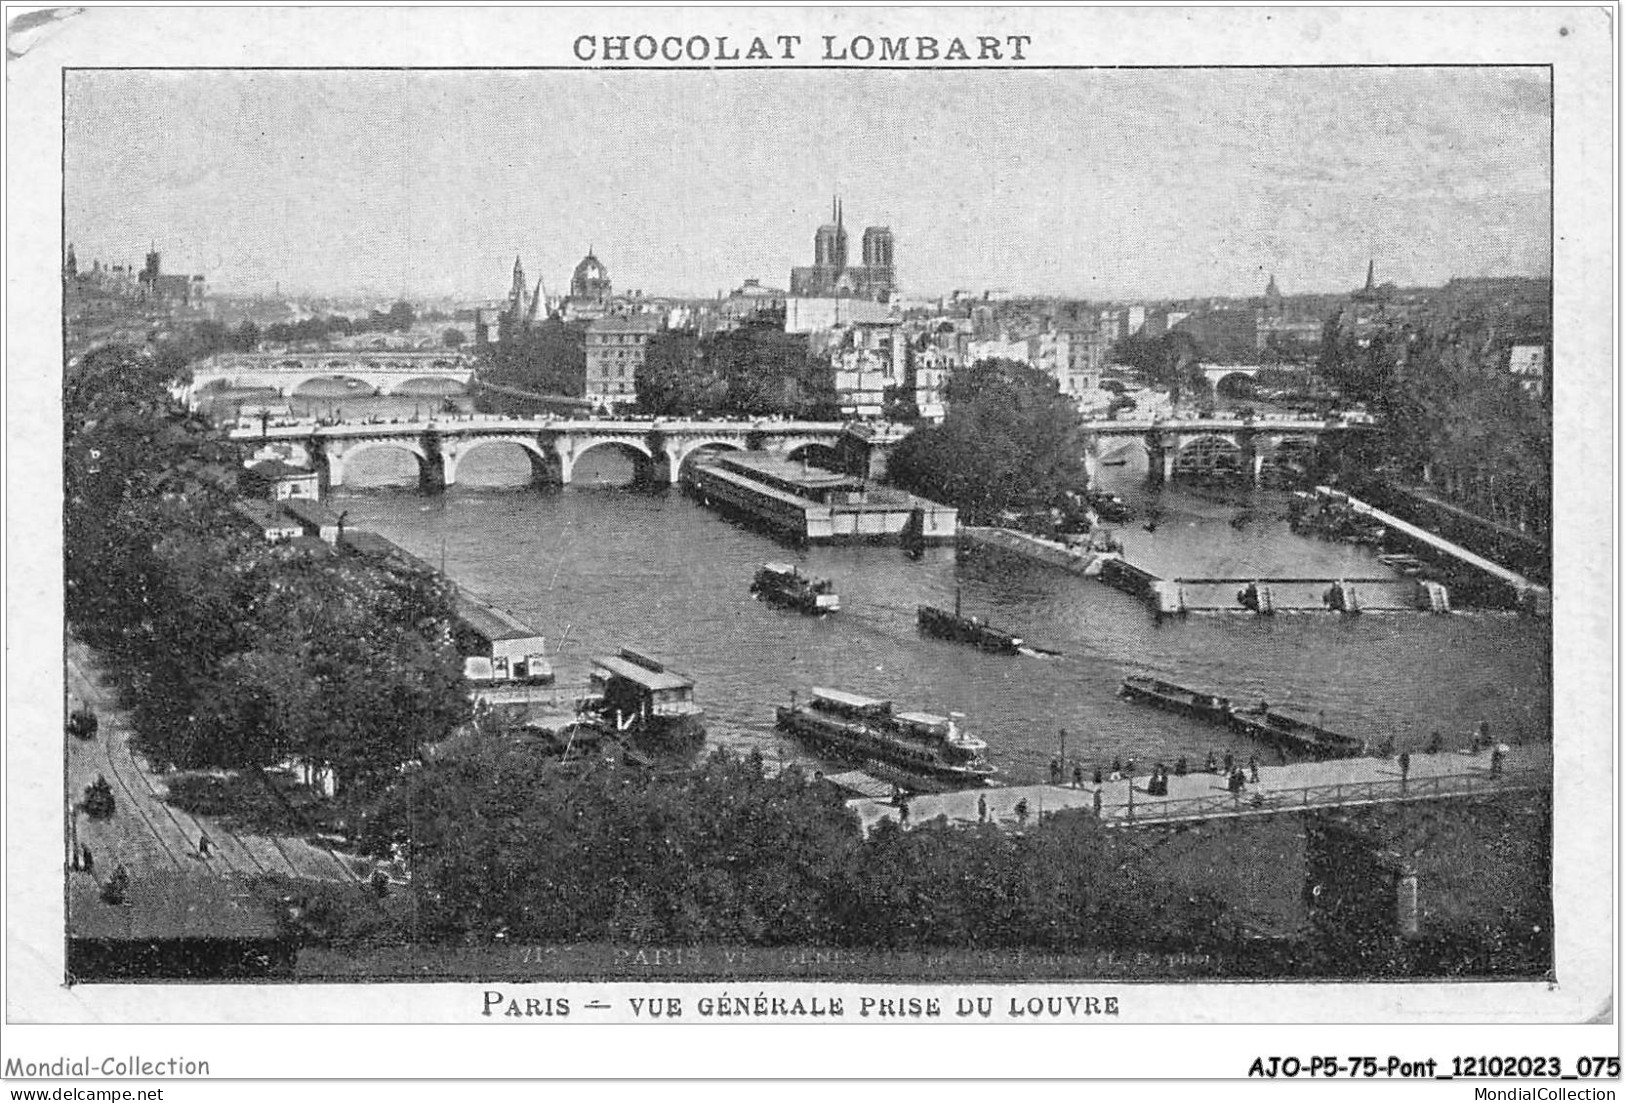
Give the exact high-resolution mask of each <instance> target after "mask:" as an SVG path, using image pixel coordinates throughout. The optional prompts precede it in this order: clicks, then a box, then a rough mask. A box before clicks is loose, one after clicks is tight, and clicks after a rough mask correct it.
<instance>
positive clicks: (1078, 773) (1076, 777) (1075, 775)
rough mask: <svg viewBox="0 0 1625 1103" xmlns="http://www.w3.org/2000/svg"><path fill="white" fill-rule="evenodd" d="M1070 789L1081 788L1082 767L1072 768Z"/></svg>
mask: <svg viewBox="0 0 1625 1103" xmlns="http://www.w3.org/2000/svg"><path fill="white" fill-rule="evenodd" d="M1072 788H1074V789H1082V788H1083V767H1082V766H1081V765H1078V766H1074V767H1072Z"/></svg>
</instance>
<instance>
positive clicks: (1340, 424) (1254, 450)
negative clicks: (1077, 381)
mask: <svg viewBox="0 0 1625 1103" xmlns="http://www.w3.org/2000/svg"><path fill="white" fill-rule="evenodd" d="M1372 428H1373V426H1371V425H1367V424H1361V423H1358V422H1350V421H1347V420H1345V419H1342V418H1303V417H1269V416H1266V417H1254V418H1157V419H1152V420H1140V419H1136V420H1132V421H1130V420H1125V421H1095V422H1090V423H1089V424H1088V430H1087V431H1088V437H1089V449H1088V452H1087V453H1086V455H1085V465H1086V466H1087V467H1088V469H1089V474H1090V477H1091V478H1093V477H1094V475H1095V473H1096V469H1097V467H1098V465H1099V463H1100V460H1101V457H1103V456H1105V455H1107V454H1108V453H1111V452H1120V451H1122V450H1123V449H1124V448H1125V447H1127V446H1130V445H1131V444H1134V443H1138V444H1140V445H1142V446H1143V447H1144V448H1145V450H1146V454H1147V457H1148V459H1149V461H1150V462H1149V466H1150V474H1151V477H1152V478H1153V479H1157V480H1160V481H1163V482H1166V481H1168V480H1171V479H1175V478H1179V477H1181V476H1203V475H1231V476H1237V477H1242V478H1246V479H1249V480H1250V481H1252V482H1255V483H1256V482H1258V481H1259V479H1260V478H1261V477H1262V476H1263V474H1264V473H1265V472H1266V471H1267V470H1270V469H1271V468H1291V467H1299V466H1301V465H1303V464H1304V463H1305V462H1307V460H1308V458H1309V456H1310V455H1311V454H1312V453H1313V452H1314V450H1315V449H1316V448H1317V447H1318V446H1319V444H1320V443H1321V441H1322V440H1324V439H1327V438H1328V437H1336V436H1339V435H1344V434H1352V433H1360V432H1369V431H1371V430H1372Z"/></svg>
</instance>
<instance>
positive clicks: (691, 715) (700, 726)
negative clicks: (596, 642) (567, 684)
mask: <svg viewBox="0 0 1625 1103" xmlns="http://www.w3.org/2000/svg"><path fill="white" fill-rule="evenodd" d="M588 677H589V679H590V681H591V684H592V691H593V692H592V695H591V696H590V697H589V698H588V699H587V700H586V701H583V702H582V707H583V708H584V709H589V710H592V711H596V712H597V713H598V714H599V715H600V716H602V717H603V719H604V722H605V723H606V724H612V725H613V726H614V731H615V732H616V733H618V734H627V735H631V736H632V737H634V738H635V739H636V740H637V741H638V742H639V743H641V744H642V745H643V746H644V747H646V748H649V749H651V750H658V751H691V750H694V749H696V748H698V747H699V745H700V744H701V743H702V742H704V740H705V712H704V710H702V709H701V708H700V707H699V706H698V705H697V704H695V702H694V679H693V678H690V677H688V676H687V675H685V674H679V673H677V672H676V671H674V670H668V669H666V666H665V664H664V663H661V662H659V661H657V660H655V659H651V658H649V657H648V656H646V655H640V654H638V653H637V652H636V651H629V650H627V649H626V648H624V647H623V648H621V650H620V652H619V653H618V654H615V655H602V656H599V657H597V658H594V659H593V660H592V669H591V671H590V672H589V674H588Z"/></svg>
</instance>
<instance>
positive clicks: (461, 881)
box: [368, 739, 1222, 949]
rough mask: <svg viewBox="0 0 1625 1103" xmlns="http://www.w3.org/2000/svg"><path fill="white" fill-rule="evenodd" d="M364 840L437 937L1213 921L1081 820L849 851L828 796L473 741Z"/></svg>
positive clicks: (629, 937)
mask: <svg viewBox="0 0 1625 1103" xmlns="http://www.w3.org/2000/svg"><path fill="white" fill-rule="evenodd" d="M368 840H369V842H370V843H371V844H372V845H373V846H374V847H375V848H377V849H379V850H383V849H386V848H387V847H389V846H390V845H391V844H392V843H402V844H404V845H406V846H408V848H409V850H410V853H411V862H412V870H413V891H414V893H415V894H416V898H417V905H418V912H417V924H418V926H417V929H418V931H419V933H420V935H421V936H424V937H429V938H439V939H445V938H453V939H457V938H462V937H464V936H470V935H471V936H473V937H475V938H477V939H479V940H481V941H484V940H489V939H493V938H497V937H502V938H506V939H536V940H542V941H549V942H571V941H582V940H586V941H609V942H631V943H678V944H694V943H701V944H703V943H717V942H722V943H728V942H735V943H745V944H755V945H764V944H765V945H783V944H800V945H854V946H872V947H889V948H898V949H920V948H928V947H940V946H958V947H964V948H972V947H994V946H1045V947H1053V948H1057V949H1080V948H1084V947H1089V946H1099V945H1144V944H1148V943H1160V944H1165V943H1169V942H1177V941H1180V940H1186V941H1192V940H1195V939H1197V938H1199V937H1201V936H1204V935H1206V934H1208V933H1210V931H1211V927H1212V925H1213V923H1214V922H1215V920H1216V917H1217V915H1218V914H1219V912H1220V911H1222V908H1221V907H1220V906H1219V905H1217V904H1216V903H1214V902H1213V901H1211V900H1210V899H1208V898H1207V897H1206V896H1205V895H1201V894H1197V895H1195V896H1193V895H1192V893H1191V892H1190V890H1189V888H1188V887H1187V886H1180V885H1174V884H1170V885H1159V884H1157V883H1156V882H1155V879H1154V877H1153V876H1149V875H1148V873H1149V872H1150V871H1146V870H1143V869H1138V868H1136V869H1134V870H1129V869H1125V868H1124V865H1123V861H1122V859H1123V855H1122V854H1120V853H1118V851H1117V849H1116V848H1115V847H1114V846H1113V845H1112V844H1111V842H1110V841H1109V839H1108V837H1107V836H1106V834H1105V833H1104V832H1103V831H1101V830H1100V828H1099V827H1098V825H1096V824H1095V823H1094V821H1093V819H1092V818H1091V817H1087V816H1082V815H1074V816H1072V817H1070V818H1066V817H1062V818H1057V819H1055V820H1053V821H1050V822H1048V823H1047V824H1046V825H1045V828H1044V829H1043V830H1041V831H1038V830H1035V831H1033V832H1030V833H1028V834H1024V835H1022V834H1011V833H1008V832H1004V831H1000V830H997V829H993V828H987V829H984V830H980V831H954V830H916V831H912V832H903V831H900V830H898V829H897V828H896V827H895V825H881V826H880V827H879V828H878V829H877V830H875V831H874V832H873V833H872V834H871V835H870V836H869V837H868V838H867V839H865V838H864V837H863V836H862V834H861V833H860V831H859V829H858V823H857V820H856V819H855V817H853V815H852V814H851V813H850V812H849V811H848V810H847V809H846V807H845V805H844V803H843V801H842V798H841V796H840V795H839V793H837V792H836V791H834V790H832V789H830V788H829V787H827V786H824V785H821V784H817V783H810V782H809V779H808V778H807V777H806V776H805V775H804V774H802V773H801V771H799V770H797V769H790V770H787V771H785V772H783V773H781V774H779V775H777V776H769V775H768V774H767V773H766V771H765V770H764V768H763V763H762V760H761V758H760V757H759V756H750V757H747V758H737V757H734V756H731V755H728V754H726V753H723V752H719V753H717V754H715V755H713V756H712V757H711V758H709V759H707V760H706V761H705V762H703V763H701V764H699V765H697V766H695V767H693V768H692V769H690V770H686V771H682V772H680V773H677V774H674V775H667V776H653V775H650V774H648V773H645V772H643V771H638V770H634V769H630V768H626V767H618V766H612V765H607V764H600V765H597V766H595V767H593V768H591V769H588V770H587V771H586V772H585V773H583V774H575V773H569V772H567V771H563V770H559V769H550V768H547V767H545V766H539V765H538V763H537V761H536V759H535V757H534V755H533V754H531V753H529V752H527V751H525V750H522V749H516V748H513V747H512V746H510V745H508V744H506V743H504V742H503V741H500V740H494V739H482V740H478V741H474V742H473V743H472V744H471V746H470V747H469V748H468V749H467V750H465V751H463V752H462V753H460V754H457V755H454V756H450V757H448V758H446V759H444V760H442V761H438V762H434V763H431V764H428V765H426V766H424V767H422V768H421V769H418V770H416V771H414V772H413V773H412V774H411V775H410V776H409V777H408V778H407V779H405V780H404V781H403V782H402V784H401V785H400V786H398V787H397V788H396V789H395V790H394V791H393V792H392V793H391V795H390V796H389V798H388V799H386V800H385V801H384V802H382V804H381V805H380V806H379V807H378V810H377V812H376V813H375V814H374V815H373V816H372V817H371V818H370V822H369V824H368Z"/></svg>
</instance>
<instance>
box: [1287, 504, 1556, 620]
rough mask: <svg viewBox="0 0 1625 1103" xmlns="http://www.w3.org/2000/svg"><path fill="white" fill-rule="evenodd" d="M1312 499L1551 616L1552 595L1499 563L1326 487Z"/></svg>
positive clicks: (1543, 587) (1532, 609) (1544, 588)
mask: <svg viewBox="0 0 1625 1103" xmlns="http://www.w3.org/2000/svg"><path fill="white" fill-rule="evenodd" d="M1315 495H1316V496H1317V497H1319V498H1322V499H1326V500H1331V501H1336V502H1340V503H1342V504H1344V505H1346V506H1347V507H1348V508H1349V509H1350V510H1352V511H1354V512H1355V513H1358V514H1361V515H1363V516H1366V517H1370V518H1372V519H1373V520H1375V521H1377V522H1379V523H1380V524H1382V525H1384V526H1386V527H1388V528H1391V529H1394V530H1396V531H1398V532H1400V533H1403V534H1404V535H1405V536H1406V537H1408V538H1409V539H1411V540H1415V541H1417V542H1418V543H1420V544H1423V545H1425V546H1426V547H1428V548H1430V549H1432V550H1433V551H1435V552H1438V553H1440V554H1442V555H1446V556H1449V557H1450V558H1451V559H1454V560H1456V561H1457V562H1459V563H1462V564H1465V565H1466V566H1469V567H1472V568H1474V569H1476V570H1478V571H1481V572H1483V573H1484V574H1486V575H1488V576H1490V577H1491V578H1493V579H1495V580H1496V581H1498V582H1501V583H1504V584H1505V585H1506V586H1507V587H1509V588H1510V589H1511V590H1512V592H1513V593H1514V594H1515V595H1516V596H1517V599H1518V605H1519V607H1520V608H1522V609H1525V610H1527V611H1529V612H1532V613H1535V614H1536V615H1538V616H1548V617H1549V616H1551V612H1552V593H1551V591H1550V590H1549V589H1547V588H1546V587H1545V586H1542V585H1539V584H1538V583H1536V582H1533V581H1531V580H1530V579H1528V578H1525V577H1524V576H1523V575H1521V574H1519V573H1517V572H1516V571H1513V570H1509V569H1508V568H1506V567H1503V566H1501V564H1499V563H1494V562H1491V561H1490V560H1488V559H1485V558H1484V557H1483V556H1481V555H1478V554H1477V553H1475V552H1471V551H1468V550H1467V549H1466V548H1464V547H1462V546H1461V545H1459V544H1455V543H1452V542H1451V541H1449V540H1446V539H1445V538H1444V537H1442V536H1439V535H1438V534H1436V533H1433V532H1429V531H1428V530H1427V529H1425V528H1422V527H1421V526H1420V525H1414V524H1412V523H1411V522H1409V521H1407V520H1405V519H1404V518H1402V517H1396V516H1394V515H1393V514H1392V513H1389V512H1387V511H1386V510H1381V509H1378V508H1377V507H1376V506H1373V505H1371V504H1369V503H1367V502H1363V501H1361V500H1360V499H1358V498H1355V497H1353V496H1351V495H1348V494H1345V493H1343V492H1342V491H1340V490H1333V489H1332V488H1331V487H1328V486H1317V487H1315Z"/></svg>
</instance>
